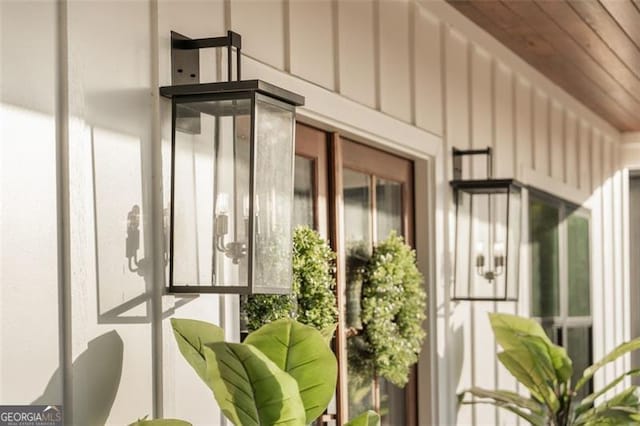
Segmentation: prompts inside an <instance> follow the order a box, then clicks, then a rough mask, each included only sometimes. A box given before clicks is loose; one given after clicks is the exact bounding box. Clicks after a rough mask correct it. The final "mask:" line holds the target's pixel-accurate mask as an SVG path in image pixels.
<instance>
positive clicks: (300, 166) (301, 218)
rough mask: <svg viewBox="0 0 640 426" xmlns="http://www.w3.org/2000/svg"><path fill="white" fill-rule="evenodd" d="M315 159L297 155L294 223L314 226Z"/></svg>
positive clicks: (294, 184)
mask: <svg viewBox="0 0 640 426" xmlns="http://www.w3.org/2000/svg"><path fill="white" fill-rule="evenodd" d="M313 172H314V161H313V160H311V159H309V158H305V157H301V156H299V155H296V161H295V171H294V181H293V225H294V226H298V225H305V226H308V227H310V228H313V195H314V194H313V184H314V179H313Z"/></svg>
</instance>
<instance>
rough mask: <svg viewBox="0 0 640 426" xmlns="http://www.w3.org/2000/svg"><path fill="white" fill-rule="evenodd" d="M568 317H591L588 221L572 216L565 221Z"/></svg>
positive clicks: (575, 215)
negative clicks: (566, 232)
mask: <svg viewBox="0 0 640 426" xmlns="http://www.w3.org/2000/svg"><path fill="white" fill-rule="evenodd" d="M567 230H568V237H567V241H568V244H567V250H568V253H567V260H568V263H569V264H568V268H567V269H568V274H569V277H568V279H569V315H570V316H589V315H591V303H590V287H591V286H590V276H589V272H590V271H589V268H590V265H589V219H587V218H585V217H582V216H578V215H577V214H572V215H571V216H569V219H568V220H567Z"/></svg>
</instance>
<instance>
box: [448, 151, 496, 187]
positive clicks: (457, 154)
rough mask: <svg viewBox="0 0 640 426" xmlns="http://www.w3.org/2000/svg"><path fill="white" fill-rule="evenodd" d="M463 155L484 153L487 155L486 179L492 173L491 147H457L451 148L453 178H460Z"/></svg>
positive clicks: (489, 177)
mask: <svg viewBox="0 0 640 426" xmlns="http://www.w3.org/2000/svg"><path fill="white" fill-rule="evenodd" d="M465 155H486V156H487V179H491V178H492V175H493V172H492V171H493V150H492V149H491V147H487V148H485V149H466V150H463V149H458V148H455V147H454V148H453V179H454V180H462V157H464V156H465Z"/></svg>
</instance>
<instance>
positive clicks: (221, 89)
mask: <svg viewBox="0 0 640 426" xmlns="http://www.w3.org/2000/svg"><path fill="white" fill-rule="evenodd" d="M251 92H257V93H262V94H264V95H267V96H270V97H272V98H275V99H278V100H280V101H283V102H286V103H288V104H291V105H295V106H302V105H304V96H301V95H298V94H297V93H293V92H291V91H289V90H286V89H283V88H281V87H278V86H275V85H273V84H270V83H267V82H266V81H262V80H240V81H223V82H219V83H201V84H179V85H174V86H164V87H161V88H160V94H161V95H162V96H164V97H166V98H173V97H181V96H192V95H218V94H220V95H223V94H239V93H251Z"/></svg>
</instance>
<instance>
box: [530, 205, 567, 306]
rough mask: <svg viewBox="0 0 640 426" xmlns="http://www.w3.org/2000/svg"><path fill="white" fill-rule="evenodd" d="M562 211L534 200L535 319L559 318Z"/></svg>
mask: <svg viewBox="0 0 640 426" xmlns="http://www.w3.org/2000/svg"><path fill="white" fill-rule="evenodd" d="M559 218H560V211H559V208H558V207H556V206H553V205H550V204H548V203H545V202H544V201H542V200H538V199H535V198H533V197H532V198H531V201H530V205H529V238H530V244H529V247H530V250H531V298H532V306H531V312H532V315H533V316H538V317H548V316H557V315H559V313H560V303H559V302H560V296H559V291H558V290H559V281H560V273H559V264H558V262H559V260H558V259H559V253H558V251H559V248H558V226H559Z"/></svg>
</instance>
